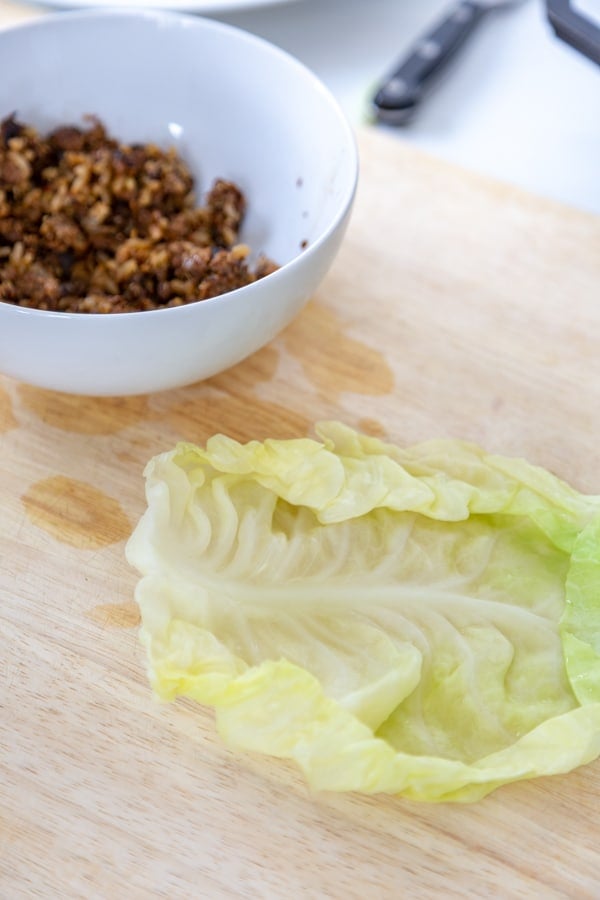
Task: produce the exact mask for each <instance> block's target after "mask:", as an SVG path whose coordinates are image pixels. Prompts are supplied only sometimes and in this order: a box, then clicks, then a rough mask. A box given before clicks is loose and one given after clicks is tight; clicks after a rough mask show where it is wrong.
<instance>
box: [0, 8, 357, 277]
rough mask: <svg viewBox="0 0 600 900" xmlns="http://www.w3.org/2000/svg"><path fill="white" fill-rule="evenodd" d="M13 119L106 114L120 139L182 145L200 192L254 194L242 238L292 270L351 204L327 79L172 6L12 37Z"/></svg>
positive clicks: (1, 86) (94, 16)
mask: <svg viewBox="0 0 600 900" xmlns="http://www.w3.org/2000/svg"><path fill="white" fill-rule="evenodd" d="M0 58H1V59H2V70H3V77H2V80H1V83H0V117H4V116H5V115H8V114H9V113H11V112H13V111H15V112H16V113H17V116H18V117H19V118H21V119H22V120H24V121H28V122H31V123H32V124H34V125H35V126H36V127H38V128H39V129H41V130H47V129H50V128H52V127H55V126H56V125H58V124H64V123H73V124H77V123H79V122H81V120H82V118H83V116H85V115H88V114H93V115H97V116H98V117H99V118H100V119H102V121H103V122H104V123H105V125H106V126H107V127H108V129H109V130H110V131H111V132H112V133H113V135H114V136H115V137H117V138H118V139H121V140H124V141H127V142H132V143H133V142H148V141H153V142H155V143H158V144H160V145H161V146H172V145H175V146H177V147H178V149H179V152H180V153H181V155H182V156H183V158H184V159H185V160H186V161H187V163H188V164H189V166H190V168H191V170H192V173H193V174H194V176H195V178H196V196H197V199H198V201H201V200H202V198H203V195H204V193H205V192H206V191H207V190H208V189H209V188H210V186H211V184H212V181H213V180H214V179H215V178H216V177H223V178H227V179H231V180H233V181H235V182H236V183H237V184H238V185H239V186H240V187H241V189H242V190H243V191H244V192H245V194H246V197H247V200H248V214H247V217H246V222H245V226H244V230H243V233H242V239H243V240H245V241H246V242H247V243H248V244H249V245H250V247H251V248H252V250H253V251H254V252H256V253H259V252H264V253H266V254H267V255H268V256H270V257H271V258H272V259H274V260H275V261H277V262H278V263H279V264H281V265H283V264H285V263H287V262H289V261H290V260H292V259H294V258H295V257H296V256H298V255H299V254H300V253H301V252H302V248H303V247H304V246H306V244H308V245H311V244H313V243H314V242H315V241H317V239H318V238H319V237H321V236H323V234H324V233H326V232H327V231H328V230H329V229H330V228H332V227H333V225H334V224H335V222H336V221H337V220H338V218H339V217H340V215H341V213H342V212H343V207H345V206H346V204H347V202H348V198H349V197H350V195H351V193H352V190H353V184H354V180H355V174H356V172H355V170H356V158H355V149H354V145H353V140H352V137H351V134H350V130H349V127H348V125H347V123H346V121H345V120H344V118H343V116H342V114H341V113H340V111H339V109H338V108H337V105H336V104H335V102H334V101H333V100H332V98H331V96H330V95H329V93H328V92H327V91H326V90H325V89H324V88H323V87H322V86H321V84H320V83H319V81H318V80H317V79H316V78H315V77H314V76H313V75H312V74H311V73H310V72H308V71H307V70H306V69H305V68H304V67H303V66H302V65H300V64H299V63H298V62H296V61H295V60H293V59H292V58H290V57H289V56H288V55H287V54H285V53H283V52H282V51H279V50H278V49H276V48H274V47H272V46H271V45H268V44H266V43H265V42H263V41H261V40H260V39H258V38H255V37H253V36H251V35H249V34H247V33H245V32H242V31H239V30H237V29H233V28H231V27H229V26H226V25H222V24H220V23H216V22H213V21H211V20H207V19H202V18H198V17H191V16H178V15H176V14H171V13H159V12H150V13H140V12H121V13H117V12H115V11H110V12H106V11H104V12H103V11H93V12H89V11H88V12H84V13H60V14H53V15H51V16H47V17H45V18H44V19H43V20H40V21H36V22H34V23H33V24H28V25H27V26H25V27H21V28H17V29H13V30H11V31H7V32H4V33H0Z"/></svg>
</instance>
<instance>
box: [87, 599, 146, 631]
mask: <svg viewBox="0 0 600 900" xmlns="http://www.w3.org/2000/svg"><path fill="white" fill-rule="evenodd" d="M86 616H87V618H88V619H92V621H94V622H97V623H98V625H101V626H102V627H103V628H136V627H137V626H138V625H139V624H140V622H141V616H140V610H139V607H138V605H137V603H134V602H133V601H131V602H130V603H101V604H99V605H98V606H94V607H92V609H90V610H88V612H87V613H86Z"/></svg>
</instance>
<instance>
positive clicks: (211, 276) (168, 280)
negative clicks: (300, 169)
mask: <svg viewBox="0 0 600 900" xmlns="http://www.w3.org/2000/svg"><path fill="white" fill-rule="evenodd" d="M86 125H87V127H86V128H75V127H72V126H65V127H61V128H57V129H56V130H54V131H52V132H51V133H50V134H48V135H47V137H41V136H40V135H39V134H38V133H37V132H36V130H35V129H34V128H32V127H30V126H28V125H25V124H22V123H21V122H18V121H17V119H16V118H15V116H14V115H11V116H9V117H8V118H6V119H4V121H2V123H0V300H3V301H4V302H8V303H14V304H17V305H19V306H27V307H35V308H36V309H45V310H58V311H63V312H80V313H109V312H132V311H137V310H149V309H159V308H162V307H166V306H181V305H182V304H185V303H191V302H194V301H197V300H204V299H206V298H208V297H215V296H218V295H219V294H223V293H225V292H226V291H231V290H234V289H235V288H239V287H243V286H244V285H247V284H250V283H251V282H253V281H256V280H257V279H258V278H261V277H263V276H264V275H268V274H269V273H270V272H273V271H274V270H275V269H276V268H277V267H276V266H275V265H274V263H272V262H270V261H269V260H267V259H266V258H264V257H261V258H259V259H258V261H257V263H256V265H255V266H254V267H252V268H251V267H250V265H249V261H248V255H249V252H250V251H249V248H248V247H247V246H245V245H244V244H240V243H238V239H239V229H240V225H241V222H242V219H243V216H244V211H245V206H246V202H245V198H244V196H243V194H242V193H241V191H240V190H239V188H238V187H236V185H235V184H233V183H231V182H229V181H223V180H218V181H216V182H215V183H214V185H213V187H212V189H211V190H210V192H209V193H208V195H207V197H206V201H205V205H204V206H201V207H198V206H196V205H195V202H194V194H193V188H194V182H193V178H192V176H191V174H190V172H189V170H188V168H187V166H186V165H185V163H184V162H183V161H182V160H181V159H180V158H179V157H178V156H177V153H176V152H175V150H173V149H171V150H167V151H164V150H161V149H159V148H158V147H156V146H154V145H153V144H144V145H141V144H132V145H124V144H120V143H118V142H117V141H116V140H114V139H113V138H112V137H110V136H109V135H108V134H107V132H106V130H105V128H104V126H103V125H102V123H101V122H99V121H98V120H97V119H94V118H90V119H89V121H88V122H87V123H86Z"/></svg>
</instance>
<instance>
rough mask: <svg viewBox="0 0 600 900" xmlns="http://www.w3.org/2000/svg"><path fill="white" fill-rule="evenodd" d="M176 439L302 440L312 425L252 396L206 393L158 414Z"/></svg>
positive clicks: (199, 441) (276, 404) (286, 409)
mask: <svg viewBox="0 0 600 900" xmlns="http://www.w3.org/2000/svg"><path fill="white" fill-rule="evenodd" d="M161 423H162V427H163V428H164V427H169V428H170V429H172V431H173V432H175V434H176V435H177V438H178V440H187V441H194V442H196V443H203V442H204V441H206V440H207V439H208V438H209V437H210V436H211V435H213V434H215V433H216V432H220V433H222V434H226V435H228V436H229V437H232V438H234V439H235V440H238V441H249V440H265V439H266V438H278V439H283V438H293V437H304V435H306V433H307V432H308V430H309V429H310V427H311V424H312V423H311V422H310V421H309V420H308V419H307V418H306V417H305V416H303V415H302V414H301V413H298V412H296V411H295V410H293V409H292V408H290V407H287V406H281V405H280V404H278V403H270V402H268V401H265V400H260V399H258V398H257V397H254V396H252V395H247V396H243V395H240V396H236V395H231V394H221V393H217V392H215V391H205V392H204V393H201V394H200V395H198V396H196V397H190V398H188V399H186V400H184V401H182V402H181V403H177V404H175V406H173V407H171V409H168V410H165V412H164V413H163V414H162V415H161Z"/></svg>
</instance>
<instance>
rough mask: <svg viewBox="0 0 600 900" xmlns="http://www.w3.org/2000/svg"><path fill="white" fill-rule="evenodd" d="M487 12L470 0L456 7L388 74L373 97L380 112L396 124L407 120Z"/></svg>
mask: <svg viewBox="0 0 600 900" xmlns="http://www.w3.org/2000/svg"><path fill="white" fill-rule="evenodd" d="M485 12H486V8H485V6H483V5H481V4H480V3H472V2H470V0H460V2H459V3H457V4H456V5H455V6H453V7H452V9H451V10H450V11H449V12H448V14H447V15H446V16H445V17H444V19H443V20H442V21H441V22H438V23H437V24H436V25H434V26H433V28H432V29H431V31H429V32H428V33H427V34H425V35H424V36H423V37H422V38H421V40H420V41H418V43H417V44H416V45H415V46H414V47H413V48H412V49H411V50H410V51H409V53H408V55H407V56H406V57H405V58H404V59H403V61H402V62H401V63H400V65H398V66H397V67H396V68H395V69H394V70H393V71H392V72H391V73H390V74H389V75H388V76H387V78H386V79H385V81H384V82H383V84H382V85H381V87H380V88H379V89H378V91H377V93H376V94H375V97H374V99H373V105H374V107H375V113H376V115H377V116H378V117H379V118H380V119H382V120H383V121H388V122H390V123H393V124H403V123H404V122H405V121H407V120H408V119H409V118H410V117H411V116H412V114H413V113H414V112H415V110H416V108H417V106H418V104H419V100H420V99H421V96H422V94H423V91H424V88H425V87H426V86H427V85H428V83H429V81H430V80H431V79H432V78H433V77H434V76H435V75H437V73H438V72H439V71H440V70H441V69H442V68H443V67H444V65H445V64H446V63H447V62H448V60H450V59H451V58H452V57H453V56H454V54H455V52H456V51H457V50H458V48H459V47H460V46H461V44H462V43H463V41H464V40H465V39H466V38H467V37H468V36H469V34H470V33H471V31H472V30H473V28H474V27H475V26H476V25H477V23H478V22H479V20H480V19H481V18H482V17H483V16H484V14H485Z"/></svg>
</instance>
